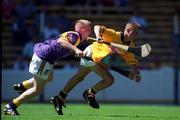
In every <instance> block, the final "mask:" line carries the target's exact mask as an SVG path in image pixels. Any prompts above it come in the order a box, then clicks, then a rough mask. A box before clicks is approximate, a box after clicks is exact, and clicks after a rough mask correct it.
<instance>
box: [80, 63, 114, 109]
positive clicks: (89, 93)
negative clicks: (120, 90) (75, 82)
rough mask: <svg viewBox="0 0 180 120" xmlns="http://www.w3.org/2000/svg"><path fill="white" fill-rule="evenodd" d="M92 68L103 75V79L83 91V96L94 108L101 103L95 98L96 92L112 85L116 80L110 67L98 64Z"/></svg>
mask: <svg viewBox="0 0 180 120" xmlns="http://www.w3.org/2000/svg"><path fill="white" fill-rule="evenodd" d="M92 70H93V71H94V72H95V73H97V74H98V75H99V76H101V77H102V80H101V81H100V82H98V83H97V84H96V85H94V86H93V87H91V88H89V89H87V90H86V91H85V92H84V93H83V97H84V98H85V100H86V101H87V102H88V104H89V105H90V106H91V107H93V108H97V109H98V108H99V104H98V103H97V101H96V99H95V94H96V93H97V92H99V91H101V90H103V89H105V88H107V87H109V86H111V85H112V84H113V82H114V78H113V76H112V75H111V73H110V72H109V71H108V69H107V68H106V67H104V66H100V65H96V66H94V67H93V68H92Z"/></svg>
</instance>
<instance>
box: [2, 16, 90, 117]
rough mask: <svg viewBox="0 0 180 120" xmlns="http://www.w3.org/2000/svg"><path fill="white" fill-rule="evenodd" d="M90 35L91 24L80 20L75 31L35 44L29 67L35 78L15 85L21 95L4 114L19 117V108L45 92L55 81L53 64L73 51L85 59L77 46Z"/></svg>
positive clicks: (8, 106) (7, 107) (10, 103)
mask: <svg viewBox="0 0 180 120" xmlns="http://www.w3.org/2000/svg"><path fill="white" fill-rule="evenodd" d="M90 34H91V22H90V21H88V20H83V19H80V20H78V21H77V22H76V24H75V31H68V32H65V33H63V34H61V35H60V37H59V38H57V39H50V40H46V41H45V42H42V43H37V44H35V45H34V54H33V56H32V60H31V63H30V65H29V72H30V73H32V75H33V77H32V78H30V79H29V80H26V81H23V82H22V83H20V84H15V85H14V89H15V90H17V91H19V92H20V93H21V94H20V95H19V96H18V97H17V98H14V99H13V100H12V101H11V102H9V103H8V104H7V105H5V108H4V113H5V114H6V115H19V113H18V112H17V110H16V109H17V107H19V106H20V105H21V104H22V103H23V102H25V101H28V100H30V99H31V98H33V97H35V96H37V95H39V94H40V93H41V92H42V91H43V89H44V87H45V85H46V83H47V82H49V81H52V79H53V64H54V62H55V61H56V60H57V59H59V58H62V57H64V56H68V55H69V53H70V52H71V51H73V52H75V54H76V55H77V56H78V57H83V56H84V54H83V52H82V51H81V50H80V49H78V48H77V46H78V45H79V43H80V42H81V41H83V40H86V39H87V37H88V36H89V35H90Z"/></svg>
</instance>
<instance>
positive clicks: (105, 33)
mask: <svg viewBox="0 0 180 120" xmlns="http://www.w3.org/2000/svg"><path fill="white" fill-rule="evenodd" d="M101 29H102V30H101V36H102V37H103V39H104V40H105V41H106V42H114V43H117V42H119V38H120V32H116V31H115V30H113V29H110V28H106V27H105V26H101Z"/></svg>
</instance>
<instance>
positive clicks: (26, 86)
mask: <svg viewBox="0 0 180 120" xmlns="http://www.w3.org/2000/svg"><path fill="white" fill-rule="evenodd" d="M33 80H34V78H31V79H29V80H25V81H23V82H22V83H18V84H14V85H13V87H14V90H16V91H18V93H19V94H21V93H23V92H24V91H26V90H27V89H29V88H31V87H33Z"/></svg>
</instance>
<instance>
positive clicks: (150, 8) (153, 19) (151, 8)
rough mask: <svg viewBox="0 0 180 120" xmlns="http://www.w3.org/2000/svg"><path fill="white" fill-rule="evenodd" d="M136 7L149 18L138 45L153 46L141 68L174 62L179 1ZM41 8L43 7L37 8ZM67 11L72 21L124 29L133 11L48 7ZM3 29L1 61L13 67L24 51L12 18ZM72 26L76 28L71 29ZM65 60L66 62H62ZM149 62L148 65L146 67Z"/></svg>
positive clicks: (156, 0) (164, 0)
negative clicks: (14, 37)
mask: <svg viewBox="0 0 180 120" xmlns="http://www.w3.org/2000/svg"><path fill="white" fill-rule="evenodd" d="M133 6H137V7H139V8H140V9H141V12H142V15H143V16H144V17H145V19H146V20H147V21H148V24H149V25H148V28H147V30H146V31H145V32H144V33H143V34H141V35H140V36H139V38H138V41H137V44H143V43H146V42H147V43H149V44H150V45H151V46H152V49H153V50H152V53H151V55H150V56H149V57H147V58H146V59H144V60H142V62H141V64H140V66H141V67H142V68H144V67H145V68H156V67H157V65H160V66H164V65H168V66H172V65H173V40H172V35H173V14H174V7H175V6H180V1H178V0H177V1H176V0H174V1H173V2H172V1H171V0H152V1H144V0H136V2H135V3H133ZM38 9H41V7H38ZM61 10H65V11H66V14H67V17H68V18H69V19H71V20H72V21H75V20H77V19H79V18H84V19H89V20H92V21H93V23H94V24H102V25H105V26H107V27H112V28H115V29H116V30H119V29H120V28H121V29H120V30H123V26H124V25H125V23H126V22H127V21H128V20H129V18H130V17H131V16H132V14H133V9H132V6H126V7H115V6H114V7H113V6H112V7H101V13H99V12H98V10H99V9H98V8H97V7H96V6H94V7H88V14H87V8H86V7H78V6H73V7H71V6H55V5H53V6H49V7H48V10H47V14H52V13H56V14H57V15H58V13H59V12H60V11H61ZM26 22H27V24H28V25H31V24H32V23H33V17H31V18H29V19H28V20H27V21H26ZM2 23H3V28H2V64H3V67H5V68H12V66H13V63H14V60H15V59H16V54H17V53H18V52H21V51H22V47H17V46H14V45H13V42H12V34H11V27H10V26H11V24H12V20H11V19H3V20H2ZM72 29H73V28H72ZM62 63H65V62H62ZM144 65H146V66H144Z"/></svg>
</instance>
